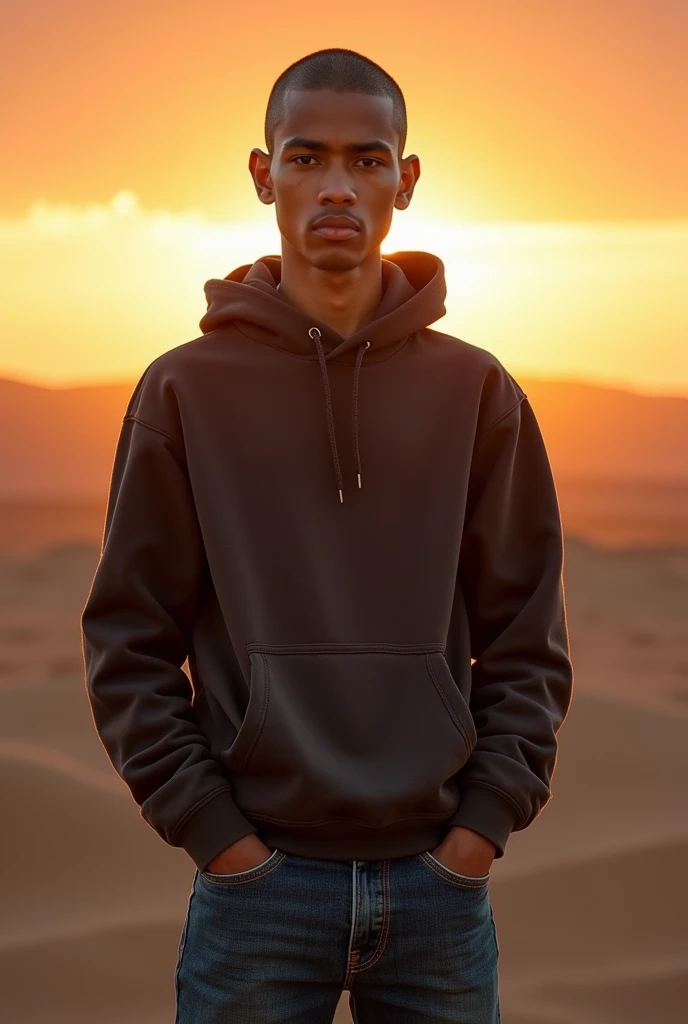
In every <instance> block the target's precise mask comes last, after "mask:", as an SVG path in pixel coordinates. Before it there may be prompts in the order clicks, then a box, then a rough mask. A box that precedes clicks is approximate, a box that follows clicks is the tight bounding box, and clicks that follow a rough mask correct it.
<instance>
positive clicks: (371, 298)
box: [279, 243, 382, 338]
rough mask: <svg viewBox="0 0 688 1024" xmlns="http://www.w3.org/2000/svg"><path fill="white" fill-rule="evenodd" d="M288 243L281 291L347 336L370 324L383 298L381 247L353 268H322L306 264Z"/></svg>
mask: <svg viewBox="0 0 688 1024" xmlns="http://www.w3.org/2000/svg"><path fill="white" fill-rule="evenodd" d="M285 249H286V250H289V246H288V245H287V244H286V243H283V246H282V261H281V262H282V276H281V280H280V284H279V290H280V294H281V295H283V296H284V298H285V299H286V300H287V301H288V302H291V303H292V305H294V306H296V307H297V308H299V309H301V310H303V312H304V313H309V314H311V316H313V317H315V318H316V319H318V320H321V321H322V322H323V323H325V324H327V325H328V327H331V328H332V329H333V330H335V331H337V333H338V334H341V336H342V337H343V338H348V337H350V336H351V335H352V334H355V333H356V331H357V330H359V329H360V328H361V327H363V326H365V324H367V323H369V322H370V321H371V320H372V318H373V316H374V314H375V311H376V310H377V308H378V306H379V305H380V301H381V299H382V259H381V256H380V251H379V249H378V250H376V251H375V252H373V253H371V254H370V255H369V256H368V257H367V258H366V259H365V260H364V262H363V263H361V264H359V265H358V266H357V267H352V268H351V269H350V270H342V271H332V270H322V269H320V268H318V267H314V266H312V265H311V264H309V263H307V262H306V261H305V260H304V259H303V257H302V256H301V255H300V254H299V253H296V252H295V251H294V250H291V252H290V251H287V252H286V253H285Z"/></svg>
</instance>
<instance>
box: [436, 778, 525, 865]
mask: <svg viewBox="0 0 688 1024" xmlns="http://www.w3.org/2000/svg"><path fill="white" fill-rule="evenodd" d="M516 819H517V813H516V810H515V808H514V807H512V805H511V804H510V803H508V801H507V800H504V799H503V798H502V797H501V796H499V794H498V793H495V792H494V790H492V789H487V788H486V787H485V786H470V785H467V786H465V787H464V788H463V789H462V790H461V803H460V804H459V807H458V808H457V811H456V813H455V814H454V816H453V817H452V818H450V819H449V823H448V825H449V828H452V827H453V826H454V825H460V826H461V827H462V828H470V829H471V830H472V831H473V832H479V833H480V835H483V836H485V838H486V839H489V840H490V842H491V843H494V845H495V846H496V847H497V853H496V854H495V860H497V859H498V858H500V857H503V856H504V849H505V847H506V843H507V840H508V838H509V836H510V835H511V833H512V832H513V830H514V826H515V825H516Z"/></svg>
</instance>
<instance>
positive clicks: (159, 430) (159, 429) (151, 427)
mask: <svg viewBox="0 0 688 1024" xmlns="http://www.w3.org/2000/svg"><path fill="white" fill-rule="evenodd" d="M126 420H134V422H135V423H140V424H141V425H142V426H143V427H148V429H149V430H155V431H156V433H158V434H162V436H163V437H166V438H167V440H168V441H171V442H172V444H173V445H174V448H175V450H176V449H177V439H176V438H174V437H172V435H171V434H168V433H167V431H166V430H163V429H162V427H156V426H155V424H154V423H148V422H146V420H142V419H141V417H140V416H135V415H134V413H127V415H126V416H123V417H122V422H123V423H124V422H125V421H126Z"/></svg>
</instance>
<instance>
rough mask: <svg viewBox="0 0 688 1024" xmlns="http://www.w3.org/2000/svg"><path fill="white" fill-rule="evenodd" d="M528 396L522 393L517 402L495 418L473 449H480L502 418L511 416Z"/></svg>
mask: <svg viewBox="0 0 688 1024" xmlns="http://www.w3.org/2000/svg"><path fill="white" fill-rule="evenodd" d="M526 397H527V396H526V395H521V396H520V397H519V398H518V400H517V401H516V402H514V404H513V405H511V406H509V408H508V409H507V410H506V411H505V412H503V413H502V414H501V416H498V417H497V419H496V420H494V421H493V422H492V423H491V424H490V426H489V427H488V428H487V430H485V432H484V433H483V434H481V435H480V437H479V438H478V440H477V441H476V443H475V447H474V449H473V451H474V452H475V451H477V450H478V448H479V447H480V445H481V444H482V443H483V441H484V440H485V438H486V437H487V435H488V434H490V433H492V431H493V430H494V428H495V427H496V426H498V425H499V424H500V423H501V422H502V420H505V419H506V418H507V416H510V415H511V413H512V412H515V410H516V409H518V407H519V406H520V405H521V403H522V402H524V401H525V399H526Z"/></svg>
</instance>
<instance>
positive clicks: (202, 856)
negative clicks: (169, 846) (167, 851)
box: [174, 789, 258, 871]
mask: <svg viewBox="0 0 688 1024" xmlns="http://www.w3.org/2000/svg"><path fill="white" fill-rule="evenodd" d="M250 832H258V829H257V828H256V826H255V825H253V824H252V823H251V822H250V821H249V820H248V818H246V817H245V816H244V815H243V814H242V813H241V811H240V810H239V808H238V807H237V805H236V804H235V802H234V798H233V797H232V795H231V793H230V792H229V790H227V789H223V790H220V792H219V793H218V794H217V796H215V797H213V799H212V800H208V801H206V803H204V804H203V806H202V807H200V808H199V809H198V810H197V811H196V813H195V814H192V815H191V817H190V818H189V820H188V821H187V822H185V824H184V825H183V827H182V828H181V830H180V831H179V833H178V834H177V836H176V837H175V843H174V845H175V846H181V847H182V848H183V849H184V850H186V852H187V853H188V855H189V857H191V859H192V860H193V861H194V863H195V865H196V867H197V868H198V870H199V871H205V869H206V867H207V866H208V864H209V863H210V861H211V860H212V859H213V858H214V857H217V855H218V853H222V851H223V850H225V849H226V848H227V847H228V846H230V845H231V844H232V843H235V842H236V841H237V840H238V839H241V838H242V837H243V836H246V835H248V834H249V833H250Z"/></svg>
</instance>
